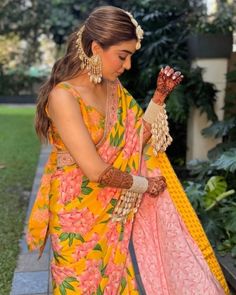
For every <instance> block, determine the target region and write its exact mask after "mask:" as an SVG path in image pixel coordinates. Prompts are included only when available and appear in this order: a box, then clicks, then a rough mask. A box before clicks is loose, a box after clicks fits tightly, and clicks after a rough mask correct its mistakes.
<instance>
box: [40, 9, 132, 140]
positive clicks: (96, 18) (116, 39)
mask: <svg viewBox="0 0 236 295" xmlns="http://www.w3.org/2000/svg"><path fill="white" fill-rule="evenodd" d="M83 25H84V31H83V34H82V45H83V49H84V52H85V54H86V55H87V56H88V57H91V56H92V49H91V47H92V42H93V41H95V42H97V43H98V44H99V45H100V46H101V47H102V48H103V49H104V50H106V49H108V48H109V47H110V46H113V45H116V44H118V43H120V42H124V41H130V40H137V41H138V37H137V34H136V27H135V25H134V23H133V22H132V20H131V18H130V16H129V15H128V14H127V12H126V11H124V10H123V9H121V8H118V7H114V6H101V7H99V8H97V9H95V10H94V11H93V12H92V13H91V14H90V15H89V17H88V18H87V19H86V20H85V22H84V24H82V25H81V26H83ZM81 26H80V27H78V28H77V29H76V30H75V31H74V32H73V33H72V34H71V35H70V36H69V38H68V42H67V49H66V53H65V55H64V56H63V57H61V58H60V59H59V60H57V61H56V62H55V64H54V66H53V68H52V72H51V75H50V77H49V79H48V80H47V81H46V83H45V84H43V85H42V87H41V88H40V91H39V96H38V100H37V109H36V117H35V129H36V132H37V134H38V136H39V137H40V138H41V140H42V141H47V140H48V129H49V126H50V119H49V118H48V117H47V114H46V111H45V107H46V105H47V102H48V96H49V94H50V92H51V90H52V89H53V87H54V86H56V85H57V84H58V83H60V82H62V81H66V80H69V79H72V78H75V77H77V76H78V75H79V74H80V72H81V60H80V59H79V57H78V49H77V46H76V42H77V33H78V31H79V30H80V28H81Z"/></svg>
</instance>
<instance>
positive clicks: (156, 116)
mask: <svg viewBox="0 0 236 295" xmlns="http://www.w3.org/2000/svg"><path fill="white" fill-rule="evenodd" d="M143 119H144V120H145V121H146V122H148V123H149V124H151V126H152V128H151V133H152V147H153V153H154V155H155V156H156V155H157V153H158V152H159V151H161V152H165V151H166V149H167V147H168V146H169V145H170V144H171V142H172V141H173V139H172V137H171V136H170V134H169V126H168V120H167V119H168V116H167V114H166V109H165V104H163V105H158V104H156V103H154V102H153V101H152V100H151V101H150V103H149V105H148V107H147V109H146V111H145V113H144V115H143Z"/></svg>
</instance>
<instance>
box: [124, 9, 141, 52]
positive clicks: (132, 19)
mask: <svg viewBox="0 0 236 295" xmlns="http://www.w3.org/2000/svg"><path fill="white" fill-rule="evenodd" d="M125 13H126V14H128V16H129V17H130V20H131V22H132V23H133V25H134V26H135V27H136V36H137V39H138V42H137V44H136V49H137V50H138V49H140V48H141V40H142V39H143V34H144V32H143V30H142V28H141V26H140V25H139V24H138V22H137V21H136V20H135V19H134V17H133V15H132V14H131V13H130V12H128V11H125Z"/></svg>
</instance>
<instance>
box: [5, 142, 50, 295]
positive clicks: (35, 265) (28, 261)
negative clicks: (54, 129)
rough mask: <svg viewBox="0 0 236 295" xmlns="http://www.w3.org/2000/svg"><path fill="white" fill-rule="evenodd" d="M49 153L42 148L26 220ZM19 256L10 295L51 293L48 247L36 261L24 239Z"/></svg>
mask: <svg viewBox="0 0 236 295" xmlns="http://www.w3.org/2000/svg"><path fill="white" fill-rule="evenodd" d="M49 152H50V147H49V146H42V150H41V154H40V157H39V162H38V168H37V171H36V175H35V179H34V183H33V188H32V192H31V195H30V202H29V207H28V211H27V218H26V220H28V217H29V214H30V211H31V208H32V206H33V203H34V200H35V197H36V193H37V190H38V187H39V184H40V179H41V176H42V173H43V168H44V165H45V162H46V161H47V158H48V154H49ZM20 248H21V250H20V255H19V256H18V261H17V267H16V269H15V273H14V277H13V282H12V290H11V293H10V294H11V295H48V294H51V293H52V290H51V279H50V271H49V264H50V255H51V253H50V245H49V243H48V244H47V245H46V247H45V250H44V254H43V255H42V257H41V258H40V260H38V252H28V249H27V245H26V243H25V238H24V237H23V238H22V240H21V241H20Z"/></svg>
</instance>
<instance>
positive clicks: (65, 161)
mask: <svg viewBox="0 0 236 295" xmlns="http://www.w3.org/2000/svg"><path fill="white" fill-rule="evenodd" d="M56 153H57V168H62V167H63V166H70V165H74V164H76V162H75V160H74V158H73V157H72V156H71V154H70V153H69V152H67V151H56Z"/></svg>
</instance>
